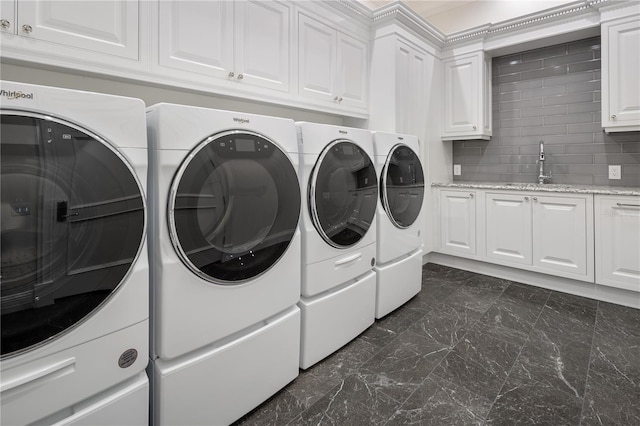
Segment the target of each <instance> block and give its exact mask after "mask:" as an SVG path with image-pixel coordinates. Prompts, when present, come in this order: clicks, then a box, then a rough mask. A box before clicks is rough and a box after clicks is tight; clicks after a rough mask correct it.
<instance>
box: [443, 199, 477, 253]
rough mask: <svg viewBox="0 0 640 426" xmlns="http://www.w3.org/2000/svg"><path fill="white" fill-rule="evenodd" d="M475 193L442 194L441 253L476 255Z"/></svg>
mask: <svg viewBox="0 0 640 426" xmlns="http://www.w3.org/2000/svg"><path fill="white" fill-rule="evenodd" d="M475 194H476V193H475V191H441V192H440V218H441V222H440V251H441V252H442V253H447V254H453V255H465V256H471V257H472V256H475V255H476V196H475Z"/></svg>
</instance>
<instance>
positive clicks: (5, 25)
mask: <svg viewBox="0 0 640 426" xmlns="http://www.w3.org/2000/svg"><path fill="white" fill-rule="evenodd" d="M0 27H2V28H5V29H6V28H9V27H11V22H9V21H7V20H6V19H0Z"/></svg>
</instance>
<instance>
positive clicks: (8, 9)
mask: <svg viewBox="0 0 640 426" xmlns="http://www.w3.org/2000/svg"><path fill="white" fill-rule="evenodd" d="M0 31H1V32H3V33H9V34H15V33H16V0H0Z"/></svg>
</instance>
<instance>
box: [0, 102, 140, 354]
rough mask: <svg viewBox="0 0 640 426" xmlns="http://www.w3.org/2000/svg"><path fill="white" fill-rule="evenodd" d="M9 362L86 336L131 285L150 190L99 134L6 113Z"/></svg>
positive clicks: (4, 287) (5, 347) (5, 325)
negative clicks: (80, 329) (82, 327)
mask: <svg viewBox="0 0 640 426" xmlns="http://www.w3.org/2000/svg"><path fill="white" fill-rule="evenodd" d="M0 119H1V123H0V124H1V125H0V129H1V139H0V140H1V151H0V157H1V162H2V169H1V174H2V194H1V199H2V205H1V209H2V211H1V213H2V222H1V228H2V240H1V244H2V246H1V251H2V266H1V267H2V276H1V281H0V287H1V292H0V299H1V305H2V306H1V308H2V309H1V310H2V321H1V328H2V345H1V346H2V357H8V356H12V355H16V354H18V353H22V352H23V351H26V350H29V349H32V348H35V347H38V346H39V345H42V344H44V343H46V342H48V341H49V340H51V339H54V338H56V337H57V336H60V335H62V334H63V333H65V332H66V331H68V330H70V329H72V328H74V327H76V326H77V325H79V324H80V323H82V322H83V320H84V319H86V318H88V317H90V316H91V315H92V313H93V312H96V311H97V310H99V307H100V306H101V305H102V304H103V303H105V302H106V301H107V299H109V297H110V296H111V295H112V294H114V292H115V291H116V290H117V289H118V287H119V286H120V284H121V283H122V282H123V281H124V280H125V279H126V276H127V275H128V273H129V270H130V269H131V268H132V265H133V264H134V262H135V260H136V259H137V256H138V254H139V252H140V250H141V247H142V245H143V242H144V238H145V205H144V195H143V191H142V189H141V186H140V184H139V182H138V180H137V178H136V177H135V174H134V172H133V169H132V168H131V167H130V166H129V165H128V163H127V161H126V160H125V159H124V157H123V156H122V155H121V154H120V153H119V152H118V151H117V150H116V149H115V148H114V147H113V146H111V145H110V143H108V142H107V141H105V140H103V139H101V138H100V137H99V136H98V135H95V134H92V133H91V132H90V131H88V130H85V129H83V128H81V127H80V126H78V125H75V124H71V123H68V122H65V121H63V120H58V119H55V118H52V117H50V116H43V115H40V114H30V113H25V112H18V111H6V110H3V111H2V115H1V116H0Z"/></svg>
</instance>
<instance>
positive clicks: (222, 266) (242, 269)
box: [168, 130, 300, 285]
mask: <svg viewBox="0 0 640 426" xmlns="http://www.w3.org/2000/svg"><path fill="white" fill-rule="evenodd" d="M168 208H169V212H168V213H169V215H168V219H169V232H170V236H171V240H172V243H173V245H174V247H175V249H176V252H177V253H178V255H179V257H180V258H181V260H182V261H183V263H184V264H185V265H186V266H187V267H188V268H189V269H190V270H191V271H192V272H193V273H195V274H196V275H198V276H199V277H201V278H202V279H204V280H207V281H209V282H212V283H217V284H222V285H235V284H242V283H244V282H246V281H247V280H250V279H252V278H254V277H256V276H258V275H260V274H262V273H264V272H265V271H267V270H268V269H269V268H271V267H272V266H273V265H275V264H276V263H277V262H278V260H279V259H280V257H281V256H282V255H283V254H284V253H285V252H286V250H287V248H288V247H289V245H290V243H291V240H292V239H293V236H294V234H295V231H296V228H297V226H298V219H299V217H300V185H299V183H298V177H297V174H296V171H295V169H294V167H293V164H292V163H291V161H290V160H289V158H288V157H287V155H286V154H285V153H284V152H283V151H282V150H281V149H280V148H279V147H278V146H277V145H276V143H274V142H273V141H271V140H269V139H268V138H267V137H265V136H263V135H260V134H258V133H253V132H248V131H239V130H234V131H227V132H224V133H219V134H215V135H213V136H210V137H209V138H207V139H205V140H204V141H202V142H201V143H200V144H199V145H198V146H197V147H196V148H195V149H194V150H193V151H192V152H191V153H190V154H189V156H188V157H187V158H186V159H185V161H184V162H183V163H182V165H181V166H180V168H179V169H178V172H177V173H176V176H175V178H174V180H173V185H172V188H171V193H170V197H169V206H168Z"/></svg>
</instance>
